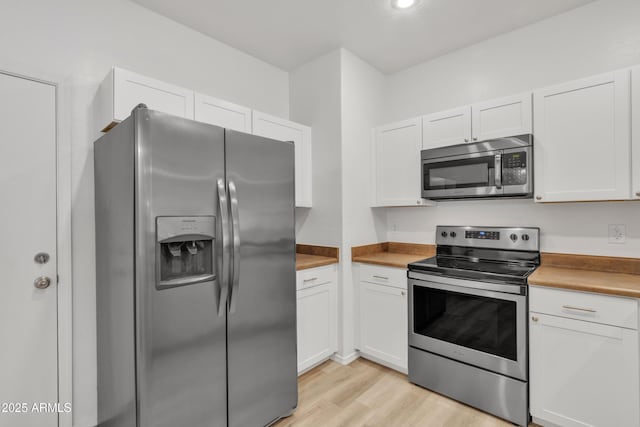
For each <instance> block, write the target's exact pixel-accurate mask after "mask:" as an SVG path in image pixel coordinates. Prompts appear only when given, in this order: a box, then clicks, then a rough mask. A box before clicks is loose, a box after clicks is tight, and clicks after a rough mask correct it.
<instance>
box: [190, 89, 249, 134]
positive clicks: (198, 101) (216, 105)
mask: <svg viewBox="0 0 640 427" xmlns="http://www.w3.org/2000/svg"><path fill="white" fill-rule="evenodd" d="M194 114H195V118H196V120H198V121H199V122H204V123H209V124H212V125H216V126H220V127H223V128H226V129H233V130H237V131H240V132H246V133H251V109H250V108H247V107H243V106H242V105H237V104H233V103H231V102H227V101H223V100H222V99H218V98H213V97H211V96H207V95H202V94H199V93H196V95H195V108H194Z"/></svg>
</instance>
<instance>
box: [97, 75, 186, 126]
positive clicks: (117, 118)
mask: <svg viewBox="0 0 640 427" xmlns="http://www.w3.org/2000/svg"><path fill="white" fill-rule="evenodd" d="M193 99H194V95H193V91H191V90H189V89H185V88H182V87H179V86H174V85H172V84H169V83H165V82H162V81H160V80H155V79H152V78H149V77H146V76H143V75H140V74H137V73H133V72H131V71H127V70H123V69H121V68H117V67H114V68H112V69H111V72H110V73H109V75H107V77H106V78H105V79H104V81H103V82H102V84H101V85H100V88H99V89H98V93H97V94H96V99H95V110H94V111H95V121H96V122H95V125H96V127H97V129H99V130H101V131H103V132H106V131H108V130H109V129H111V128H112V127H113V126H115V125H116V124H118V123H120V122H121V121H122V120H124V119H126V118H127V117H129V115H130V114H131V110H133V109H134V108H135V107H136V105H138V104H140V103H144V104H146V105H147V107H148V108H150V109H152V110H157V111H162V112H164V113H168V114H172V115H174V116H179V117H185V118H187V119H193V117H194V116H193Z"/></svg>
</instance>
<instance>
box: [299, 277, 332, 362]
mask: <svg viewBox="0 0 640 427" xmlns="http://www.w3.org/2000/svg"><path fill="white" fill-rule="evenodd" d="M297 294H298V295H297V296H298V298H297V300H298V307H297V314H298V329H297V330H298V372H302V371H304V370H305V369H307V368H309V367H311V366H313V365H315V364H316V363H318V362H320V361H322V360H324V359H326V358H328V357H329V356H331V355H332V354H333V353H334V351H335V349H334V345H333V343H334V342H335V325H334V322H335V320H336V310H335V304H334V302H333V301H334V287H333V285H332V284H331V283H326V284H324V285H318V286H313V287H309V288H305V289H301V290H299V291H297Z"/></svg>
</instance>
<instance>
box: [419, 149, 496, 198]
mask: <svg viewBox="0 0 640 427" xmlns="http://www.w3.org/2000/svg"><path fill="white" fill-rule="evenodd" d="M494 162H495V159H494V157H493V156H486V157H478V158H473V159H464V160H452V161H443V162H436V163H423V168H422V173H423V174H424V179H423V182H424V189H425V190H443V189H448V188H465V187H489V186H493V185H494V184H495V177H494V175H495V173H494Z"/></svg>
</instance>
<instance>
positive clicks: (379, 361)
mask: <svg viewBox="0 0 640 427" xmlns="http://www.w3.org/2000/svg"><path fill="white" fill-rule="evenodd" d="M360 357H362V358H363V359H367V360H371V361H372V362H375V363H377V364H378V365H382V366H386V367H387V368H390V369H393V370H394V371H398V372H400V373H401V374H405V375H407V373H408V371H407V368H406V367H402V366H399V365H396V364H395V363H390V362H388V361H386V360H384V359H381V358H379V357H376V356H373V355H371V354H361V355H360Z"/></svg>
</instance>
